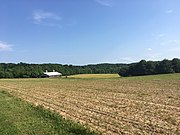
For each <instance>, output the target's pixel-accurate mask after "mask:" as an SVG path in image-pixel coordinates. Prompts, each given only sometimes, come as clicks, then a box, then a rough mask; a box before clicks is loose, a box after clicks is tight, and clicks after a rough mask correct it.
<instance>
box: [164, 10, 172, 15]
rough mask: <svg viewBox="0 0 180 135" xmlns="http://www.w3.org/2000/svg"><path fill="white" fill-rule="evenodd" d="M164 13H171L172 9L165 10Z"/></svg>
mask: <svg viewBox="0 0 180 135" xmlns="http://www.w3.org/2000/svg"><path fill="white" fill-rule="evenodd" d="M165 13H166V14H171V13H173V10H172V9H169V10H166V11H165Z"/></svg>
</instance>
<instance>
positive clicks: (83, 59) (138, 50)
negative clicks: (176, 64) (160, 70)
mask: <svg viewBox="0 0 180 135" xmlns="http://www.w3.org/2000/svg"><path fill="white" fill-rule="evenodd" d="M179 7H180V0H0V63H3V62H5V63H19V62H25V63H59V64H73V65H87V64H96V63H131V62H138V61H140V60H142V59H145V60H154V61H156V60H163V59H172V58H180V8H179Z"/></svg>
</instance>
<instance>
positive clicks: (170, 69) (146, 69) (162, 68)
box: [119, 58, 180, 76]
mask: <svg viewBox="0 0 180 135" xmlns="http://www.w3.org/2000/svg"><path fill="white" fill-rule="evenodd" d="M167 73H180V59H178V58H174V59H173V60H167V59H164V60H162V61H145V60H141V61H140V62H138V63H132V64H129V65H127V66H124V67H121V68H120V71H119V75H121V76H140V75H154V74H167Z"/></svg>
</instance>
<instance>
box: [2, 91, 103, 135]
mask: <svg viewBox="0 0 180 135" xmlns="http://www.w3.org/2000/svg"><path fill="white" fill-rule="evenodd" d="M0 92H1V93H3V94H5V95H7V96H8V97H13V98H14V100H18V101H20V102H24V103H26V104H28V105H30V107H31V108H32V109H34V110H35V111H36V113H37V115H41V116H42V117H44V118H45V119H50V120H52V121H53V125H54V127H53V129H54V130H55V131H57V133H58V134H63V135H67V133H70V134H72V135H101V133H100V132H98V131H93V130H91V129H90V128H89V127H88V126H86V127H85V126H84V125H81V124H80V123H77V122H75V121H72V120H70V119H65V118H63V117H62V116H61V115H60V114H58V113H57V112H55V111H52V110H50V109H46V108H44V107H43V106H42V105H38V106H36V105H34V104H30V103H29V102H27V101H24V100H22V99H21V98H18V97H16V96H14V95H12V94H10V93H9V92H7V91H6V90H0ZM62 128H63V130H64V131H63V130H62ZM68 135H69V134H68Z"/></svg>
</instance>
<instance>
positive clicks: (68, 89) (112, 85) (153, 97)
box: [0, 79, 180, 135]
mask: <svg viewBox="0 0 180 135" xmlns="http://www.w3.org/2000/svg"><path fill="white" fill-rule="evenodd" d="M37 80H38V79H37ZM0 87H1V88H4V89H6V90H8V91H9V92H11V93H12V94H14V95H16V96H18V97H20V98H22V99H24V100H26V101H28V102H30V103H33V104H36V105H43V106H44V107H45V108H49V109H51V110H55V111H57V112H59V113H60V114H61V115H62V116H64V117H65V118H69V119H72V120H75V121H77V122H80V123H82V124H84V125H88V126H89V127H91V128H92V129H95V130H98V131H100V132H102V133H103V134H114V135H116V134H152V133H154V134H179V126H180V81H179V80H160V81H153V80H128V79H107V80H104V79H102V80H101V79H100V80H83V79H80V80H78V79H70V80H69V79H42V80H38V81H36V79H17V80H3V81H1V83H0Z"/></svg>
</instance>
